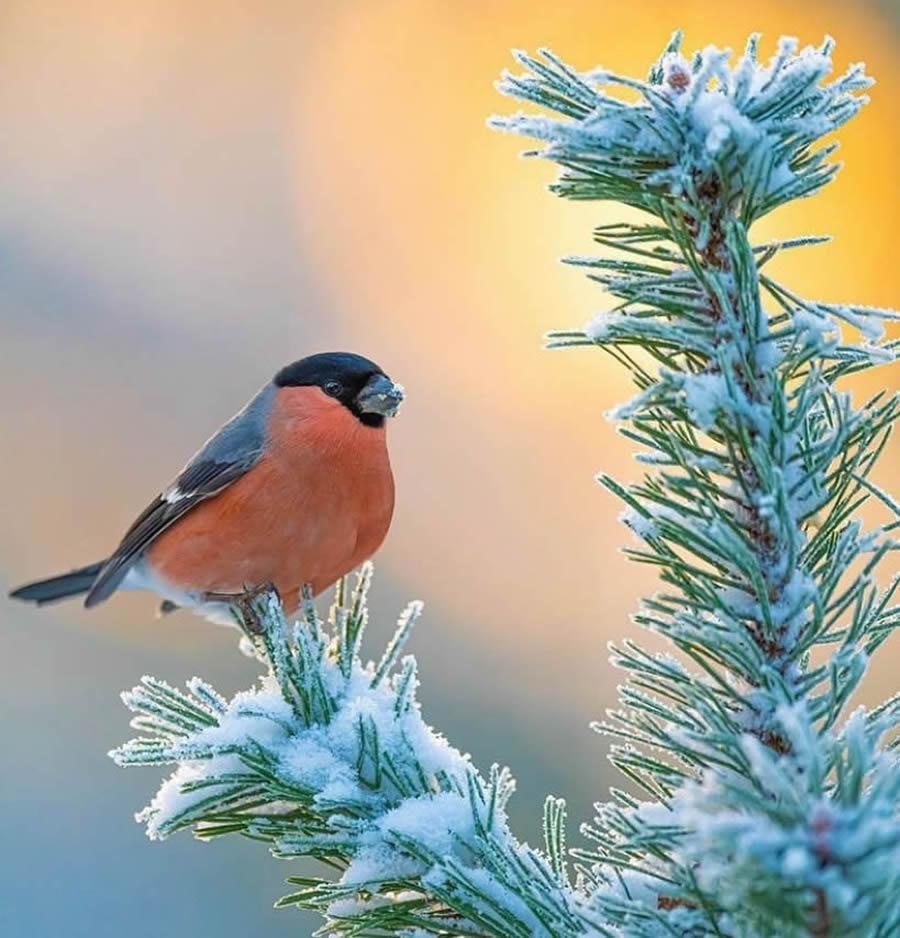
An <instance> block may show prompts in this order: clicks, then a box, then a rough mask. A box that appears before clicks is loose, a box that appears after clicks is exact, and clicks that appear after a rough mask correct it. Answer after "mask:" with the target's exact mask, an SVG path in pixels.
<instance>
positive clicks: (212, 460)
mask: <svg viewBox="0 0 900 938" xmlns="http://www.w3.org/2000/svg"><path fill="white" fill-rule="evenodd" d="M274 395H275V387H274V385H272V384H267V385H266V386H265V387H264V388H263V389H262V390H261V391H260V392H259V394H257V395H256V396H255V397H254V398H253V399H252V400H251V401H250V403H249V404H247V406H246V407H245V408H244V409H243V410H242V411H240V413H238V414H236V415H235V416H234V417H232V418H231V420H229V421H228V423H226V424H225V425H224V426H223V427H222V428H221V429H220V430H219V431H218V432H217V433H216V434H215V435H214V436H212V437H210V439H209V440H207V442H206V443H205V444H204V446H203V448H202V449H201V450H200V451H199V452H198V453H197V454H196V455H195V456H194V457H193V458H192V459H191V460H190V462H189V463H188V464H187V465H186V466H185V467H184V469H182V470H181V472H180V473H179V475H178V478H176V479H175V481H174V482H173V483H172V484H171V485H170V486H169V487H168V488H167V489H165V491H163V492H161V493H160V494H159V495H157V496H156V498H155V499H153V501H152V502H151V503H150V504H149V505H148V506H147V507H146V508H145V509H144V510H143V512H141V514H140V515H139V516H138V517H137V518H136V519H135V521H134V523H133V524H132V525H131V527H130V528H129V529H128V530H127V531H126V532H125V536H124V537H123V538H122V541H121V543H120V544H119V546H118V547H117V548H116V549H115V551H113V553H112V556H111V557H110V558H109V560H107V561H106V563H105V564H104V565H103V567H102V568H101V570H100V572H99V573H98V574H97V579H96V580H94V583H93V585H92V586H91V589H90V592H89V593H88V594H87V597H86V598H85V600H84V604H85V606H95V605H97V603H100V602H103V600H104V599H106V598H107V597H108V596H109V595H110V594H111V593H113V592H114V591H115V589H116V588H117V587H118V585H119V584H120V583H121V582H122V578H123V577H124V576H125V574H126V573H127V572H128V570H129V569H130V567H131V566H132V565H133V564H134V563H135V562H136V561H137V560H139V559H140V557H141V555H142V554H143V552H144V551H145V550H146V549H147V547H148V546H149V545H150V544H151V543H152V542H153V541H154V540H155V539H156V538H157V537H159V535H160V534H162V532H163V531H165V530H166V529H167V528H169V527H171V525H173V524H174V523H175V522H176V521H177V520H178V519H179V518H181V517H183V516H184V515H185V514H186V513H187V512H189V511H190V510H191V509H192V508H193V507H194V506H195V505H197V504H198V503H199V502H202V501H204V500H205V499H207V498H211V497H212V496H213V495H218V493H219V492H221V491H222V490H223V489H225V488H227V487H228V486H229V485H231V483H232V482H234V481H235V479H239V478H240V477H241V476H242V475H243V474H244V473H245V472H247V470H248V469H250V468H252V467H253V466H254V465H256V463H257V462H258V460H259V457H260V455H261V454H262V451H263V447H264V445H265V439H266V421H267V418H268V416H269V411H270V410H271V407H272V398H273V397H274Z"/></svg>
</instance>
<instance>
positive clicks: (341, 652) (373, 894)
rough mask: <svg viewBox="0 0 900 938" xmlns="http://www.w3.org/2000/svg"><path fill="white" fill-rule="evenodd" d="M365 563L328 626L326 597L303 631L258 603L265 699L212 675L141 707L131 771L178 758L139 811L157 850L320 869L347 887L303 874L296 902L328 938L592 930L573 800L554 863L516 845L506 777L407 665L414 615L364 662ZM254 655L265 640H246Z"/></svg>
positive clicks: (148, 692)
mask: <svg viewBox="0 0 900 938" xmlns="http://www.w3.org/2000/svg"><path fill="white" fill-rule="evenodd" d="M371 573H372V568H371V565H370V564H366V565H365V566H364V567H363V568H362V570H361V572H360V574H359V576H358V578H357V581H356V587H355V589H354V590H353V591H352V592H350V591H349V590H348V589H347V584H346V581H342V582H341V583H340V584H339V587H338V590H337V596H336V599H335V603H334V605H333V606H332V608H331V612H330V615H329V617H328V621H327V623H323V622H322V621H320V620H319V619H318V618H317V616H316V611H315V608H314V606H313V604H312V602H311V601H310V600H309V599H308V598H307V599H306V601H305V603H304V617H303V619H302V620H301V621H299V622H298V623H296V624H295V625H294V626H293V627H289V626H288V625H287V623H285V621H284V616H283V614H282V610H281V606H280V604H279V602H278V600H277V597H275V596H274V595H272V594H265V595H263V596H262V597H260V598H258V599H256V600H254V612H255V617H256V619H257V620H258V622H259V623H260V625H261V626H262V633H261V637H260V638H259V639H258V641H257V643H256V646H255V648H252V650H253V651H254V652H255V654H256V656H257V657H258V658H259V660H260V661H261V662H263V663H265V664H266V665H268V670H269V674H268V676H266V677H264V678H263V679H262V680H261V681H260V684H259V686H258V687H257V688H256V689H254V690H250V691H246V692H244V693H240V694H238V695H237V696H236V697H235V698H234V699H233V700H231V701H230V702H226V701H225V700H224V699H223V698H222V697H220V696H219V694H218V693H216V691H215V690H213V689H212V688H211V687H210V686H209V685H207V684H206V683H204V682H203V681H201V680H200V679H198V678H194V679H193V680H191V681H190V682H188V686H187V690H186V691H180V690H177V689H175V688H173V687H170V686H169V685H167V684H165V683H163V682H161V681H157V680H155V679H154V678H150V677H145V678H144V679H143V680H142V682H141V683H140V684H139V685H138V686H137V687H135V688H134V689H133V690H131V691H129V692H127V693H126V694H124V700H125V702H126V704H127V705H128V706H129V707H130V708H131V709H132V710H133V711H135V713H136V714H137V716H136V717H135V718H134V720H133V721H132V726H134V728H135V729H137V730H139V731H140V732H141V733H142V734H145V735H142V736H141V737H139V738H138V739H133V740H131V741H130V742H128V743H126V744H125V745H124V746H122V747H120V748H119V749H117V750H115V751H114V752H113V753H112V756H113V758H114V759H115V760H116V762H118V763H119V764H120V765H159V764H166V763H178V764H179V767H178V769H177V770H176V771H175V773H174V774H173V775H172V776H171V778H169V779H168V780H167V781H166V782H164V783H163V785H162V787H161V788H160V790H159V792H158V794H157V795H156V797H155V798H154V799H153V801H152V803H151V804H150V805H149V806H148V807H147V808H145V809H144V810H143V811H142V812H141V813H140V814H139V815H138V820H140V821H143V822H144V823H145V824H146V826H147V832H148V834H149V835H150V836H151V837H152V838H160V837H165V836H167V835H168V834H171V833H173V832H174V831H177V830H180V829H182V828H193V830H194V833H195V834H196V835H197V836H198V837H203V838H210V837H216V836H220V835H222V834H230V833H240V834H244V835H245V836H247V837H251V838H254V839H256V840H261V841H264V842H266V843H268V844H270V845H271V849H272V852H273V854H274V855H275V856H276V857H279V858H282V859H292V858H296V857H301V856H303V857H315V858H316V859H318V860H321V861H322V862H323V863H325V864H326V865H327V866H329V867H331V868H332V869H333V870H335V871H336V873H335V876H336V881H333V882H329V881H326V880H324V879H320V878H315V877H292V878H291V879H290V880H289V881H290V882H291V883H293V884H294V885H295V886H296V887H297V889H296V891H295V892H293V893H292V894H290V895H287V896H285V897H284V898H283V899H281V900H280V902H279V905H297V906H300V907H302V908H307V909H314V910H317V911H319V912H321V913H322V914H323V915H325V916H326V918H327V921H328V923H329V924H328V926H327V927H326V931H327V932H328V933H329V934H347V935H358V934H363V933H364V934H367V935H378V934H386V935H407V934H408V935H413V934H438V935H460V936H464V935H466V936H468V935H497V936H509V938H530V936H533V935H545V936H551V935H570V934H571V935H574V934H580V933H582V932H584V931H586V930H590V928H591V924H590V923H591V921H592V916H591V914H590V913H588V912H587V911H585V910H581V909H579V902H578V898H577V896H576V895H575V894H574V892H573V891H572V890H571V888H570V887H569V884H568V879H567V874H566V868H567V864H566V859H565V846H564V844H565V838H564V827H563V825H564V813H563V810H562V805H561V803H560V802H558V801H556V800H555V799H552V798H551V799H548V800H547V804H546V807H545V814H546V817H545V829H546V833H547V837H546V839H547V845H548V846H547V851H546V854H542V853H539V852H537V851H535V850H531V849H529V848H528V847H527V846H523V845H520V844H519V843H517V841H516V840H515V839H514V838H513V836H512V834H511V833H510V831H509V829H508V827H507V823H506V815H505V811H504V808H505V805H506V801H507V799H508V798H509V796H510V794H512V791H513V788H514V782H513V781H512V779H511V778H510V775H509V773H508V771H507V770H506V769H500V768H498V767H497V766H493V767H492V768H491V771H490V774H489V776H488V778H486V779H485V778H483V777H482V776H481V775H479V773H478V772H477V771H476V770H475V769H474V768H473V766H472V765H471V764H470V762H469V760H468V758H467V757H466V756H464V755H462V754H460V752H458V751H457V750H456V749H454V748H452V747H451V746H449V745H448V744H447V742H446V741H445V740H444V739H443V738H442V737H441V736H440V735H438V734H437V733H435V732H434V731H433V730H432V729H431V728H430V727H428V726H427V725H426V724H425V723H424V722H423V720H422V716H421V713H420V712H419V705H418V703H417V701H416V697H415V693H416V687H417V683H418V681H417V678H416V664H415V661H414V659H413V658H412V657H411V656H406V657H404V658H402V659H401V658H400V654H401V652H402V650H403V645H404V642H405V641H406V639H407V637H408V635H409V632H410V629H411V627H412V625H413V623H414V621H415V619H416V617H417V616H418V615H419V612H420V608H421V607H420V604H418V603H411V604H410V605H409V606H408V607H407V609H406V611H405V612H404V613H403V615H402V616H401V617H400V621H399V623H398V626H397V631H396V633H395V635H394V638H393V639H392V641H391V642H390V643H389V645H388V647H387V649H386V651H385V653H384V655H383V657H382V658H381V660H380V661H379V662H378V663H377V664H376V663H374V662H370V663H369V664H367V665H365V666H363V664H362V662H361V661H360V657H359V650H360V642H361V640H362V637H363V631H364V628H365V625H366V619H367V611H366V593H367V591H368V588H369V583H370V580H371ZM244 641H245V643H247V642H249V639H245V640H244Z"/></svg>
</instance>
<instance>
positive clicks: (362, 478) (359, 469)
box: [10, 352, 403, 623]
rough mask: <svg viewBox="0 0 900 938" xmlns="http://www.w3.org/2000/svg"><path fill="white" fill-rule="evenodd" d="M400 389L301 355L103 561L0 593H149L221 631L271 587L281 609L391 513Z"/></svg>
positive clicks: (356, 551)
mask: <svg viewBox="0 0 900 938" xmlns="http://www.w3.org/2000/svg"><path fill="white" fill-rule="evenodd" d="M402 400H403V389H402V388H401V387H400V385H397V384H394V382H393V381H391V379H390V378H388V376H387V375H386V374H385V373H384V372H383V371H382V369H381V368H379V367H378V365H376V364H375V363H374V362H372V361H369V359H367V358H363V357H362V356H360V355H353V354H349V353H346V352H328V353H323V354H318V355H310V356H309V357H307V358H302V359H300V361H296V362H294V363H293V364H291V365H287V366H286V367H285V368H282V369H281V370H280V371H279V372H278V373H277V374H276V375H275V377H274V378H273V379H272V380H271V381H270V382H269V383H268V384H266V385H265V387H263V389H262V390H261V391H260V392H259V393H258V394H257V395H256V396H255V397H254V398H253V399H252V400H251V401H250V402H249V403H248V404H247V406H246V407H244V409H243V410H242V411H240V412H239V413H238V414H236V415H235V416H234V417H232V418H231V420H229V421H228V422H227V423H226V424H225V425H224V426H223V427H222V428H221V429H220V430H219V431H218V432H217V433H216V434H215V435H214V436H213V437H211V438H210V439H209V440H208V441H207V443H206V444H205V445H204V446H203V448H202V449H201V450H200V451H199V452H198V453H197V454H196V455H195V456H194V457H193V459H191V460H190V462H188V464H187V465H186V466H185V467H184V469H182V471H181V473H180V474H179V475H178V477H177V478H176V479H175V481H174V482H172V484H171V485H169V486H168V488H166V489H164V490H163V491H162V492H161V494H159V495H157V496H156V498H154V499H153V501H152V502H151V503H150V504H149V505H148V506H147V507H146V508H145V509H144V511H143V512H141V514H140V515H139V516H138V517H137V519H136V520H135V522H134V523H133V524H132V525H131V527H130V528H129V529H128V530H127V531H126V532H125V536H124V537H123V538H122V540H121V542H120V544H119V546H118V547H117V548H116V549H115V550H114V551H113V552H112V554H111V555H110V556H109V557H108V558H107V559H106V560H101V561H100V562H98V563H92V564H89V565H88V566H86V567H81V568H80V569H78V570H73V571H72V572H71V573H64V574H62V575H61V576H55V577H51V578H50V579H47V580H38V581H37V582H35V583H29V584H27V585H25V586H20V587H19V588H18V589H16V590H13V591H12V593H10V596H12V597H15V598H16V599H23V600H31V601H32V602H36V603H37V604H38V605H42V604H44V603H50V602H55V601H56V600H59V599H66V598H68V597H70V596H80V595H82V594H86V595H85V599H84V605H85V606H87V607H90V606H96V605H97V604H98V603H101V602H103V601H104V600H105V599H107V598H108V597H109V596H111V595H112V593H114V592H115V591H116V590H119V589H145V590H151V591H152V592H154V593H156V594H157V595H158V596H160V597H161V598H162V600H163V604H162V607H161V610H162V611H164V612H167V611H171V610H172V609H174V608H177V607H179V606H185V607H188V608H191V609H194V610H195V611H198V612H199V613H201V614H202V615H204V616H206V617H207V618H210V619H212V620H213V621H220V622H230V623H233V622H234V620H233V618H232V617H231V615H230V611H231V609H232V608H233V607H235V606H238V607H240V606H241V602H240V600H241V598H242V597H244V598H245V597H246V596H247V595H249V594H251V593H252V592H253V591H254V590H257V591H258V590H259V589H261V588H268V587H270V586H274V587H275V589H277V591H278V593H279V594H280V596H281V598H282V602H283V603H284V608H285V613H286V614H291V613H293V612H294V611H296V609H297V608H298V606H299V605H300V592H301V589H302V588H303V587H304V586H305V585H306V584H308V585H309V586H310V587H311V588H312V592H313V595H316V594H318V593H320V592H322V590H324V589H326V588H327V587H328V586H330V585H331V584H332V583H334V582H335V581H336V580H338V579H339V578H340V577H342V576H343V575H344V574H345V573H347V572H349V571H350V570H352V569H353V568H354V567H355V566H357V564H359V563H361V562H362V561H363V560H365V559H366V558H368V557H370V556H371V555H372V554H373V553H374V552H375V551H376V550H377V549H378V548H379V547H380V546H381V543H382V541H383V540H384V538H385V535H386V534H387V531H388V527H389V526H390V523H391V515H392V514H393V509H394V479H393V475H392V473H391V465H390V460H389V459H388V451H387V442H386V435H385V418H387V417H393V416H394V415H395V414H396V412H397V408H398V407H399V405H400V402H401V401H402Z"/></svg>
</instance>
